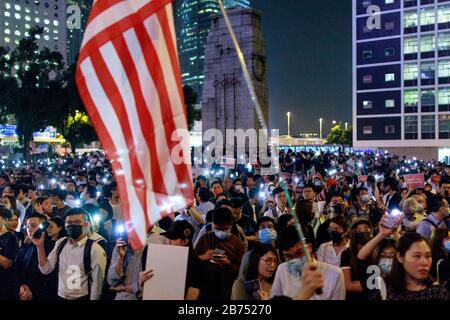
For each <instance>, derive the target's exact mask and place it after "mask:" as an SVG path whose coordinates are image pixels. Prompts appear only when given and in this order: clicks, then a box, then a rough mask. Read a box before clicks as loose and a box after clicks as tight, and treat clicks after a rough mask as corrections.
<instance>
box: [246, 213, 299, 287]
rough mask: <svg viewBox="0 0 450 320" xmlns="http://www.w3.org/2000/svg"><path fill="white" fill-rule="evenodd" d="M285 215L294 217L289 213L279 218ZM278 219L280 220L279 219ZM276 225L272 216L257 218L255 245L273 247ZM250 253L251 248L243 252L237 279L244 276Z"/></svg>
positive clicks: (275, 238) (276, 235)
mask: <svg viewBox="0 0 450 320" xmlns="http://www.w3.org/2000/svg"><path fill="white" fill-rule="evenodd" d="M287 216H290V217H291V218H292V219H294V217H293V216H292V215H290V214H286V215H283V216H281V217H280V218H283V217H287ZM278 221H280V219H279V220H278ZM277 225H278V224H277V223H276V222H275V220H273V219H272V218H269V217H261V218H259V220H258V223H257V229H258V233H257V242H256V244H255V245H258V244H262V245H269V246H271V247H273V248H275V247H276V246H275V245H276V241H277V238H278V233H277ZM250 254H251V250H250V251H247V252H246V253H245V254H244V256H243V257H242V261H241V266H240V268H239V277H238V278H239V279H244V278H245V277H244V274H245V272H246V270H247V268H248V263H249V259H250Z"/></svg>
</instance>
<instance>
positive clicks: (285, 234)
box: [278, 226, 300, 251]
mask: <svg viewBox="0 0 450 320" xmlns="http://www.w3.org/2000/svg"><path fill="white" fill-rule="evenodd" d="M299 241H300V237H299V235H298V232H297V229H296V227H295V226H289V227H286V228H285V229H284V230H281V232H280V234H279V235H278V248H279V249H281V250H284V251H286V250H289V249H290V248H292V247H293V246H295V245H296V244H297V243H298V242H299Z"/></svg>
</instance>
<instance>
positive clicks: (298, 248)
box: [270, 226, 345, 300]
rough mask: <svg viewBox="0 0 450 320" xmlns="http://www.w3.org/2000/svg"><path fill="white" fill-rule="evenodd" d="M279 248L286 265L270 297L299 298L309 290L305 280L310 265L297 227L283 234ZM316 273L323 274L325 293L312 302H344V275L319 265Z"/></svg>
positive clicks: (314, 298) (275, 281)
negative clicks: (303, 292) (304, 273)
mask: <svg viewBox="0 0 450 320" xmlns="http://www.w3.org/2000/svg"><path fill="white" fill-rule="evenodd" d="M278 248H279V249H280V250H281V251H282V253H283V256H284V258H285V260H286V262H284V263H282V264H280V265H279V266H278V269H277V271H276V274H275V279H274V282H273V285H272V289H271V292H270V297H272V298H273V297H277V296H285V297H289V298H292V299H294V298H296V297H297V296H298V294H299V293H300V292H301V291H302V290H303V288H304V287H305V283H304V279H303V276H302V273H303V270H304V267H305V265H306V264H307V259H306V254H305V251H304V247H303V246H302V243H301V241H300V237H299V234H298V232H297V229H296V227H295V226H288V227H287V228H285V229H284V230H283V231H281V232H280V234H279V237H278ZM315 266H316V269H317V270H318V271H320V272H321V273H322V274H323V279H324V281H323V287H322V293H320V294H318V293H316V294H314V295H313V296H312V297H311V298H310V299H311V300H344V299H345V284H344V275H343V273H342V271H341V270H340V269H339V268H338V267H335V266H332V265H330V264H328V263H324V262H315Z"/></svg>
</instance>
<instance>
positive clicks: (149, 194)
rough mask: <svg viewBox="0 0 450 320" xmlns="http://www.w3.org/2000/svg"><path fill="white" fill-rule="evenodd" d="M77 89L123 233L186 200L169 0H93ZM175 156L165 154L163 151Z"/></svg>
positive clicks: (143, 232) (187, 176)
mask: <svg viewBox="0 0 450 320" xmlns="http://www.w3.org/2000/svg"><path fill="white" fill-rule="evenodd" d="M76 78H77V79H76V80H77V85H78V90H79V92H80V96H81V98H82V99H83V102H84V104H85V106H86V110H87V112H88V114H89V116H90V118H91V121H92V123H93V125H94V127H95V129H96V131H97V134H98V136H99V138H100V141H101V143H102V146H103V148H104V149H105V153H106V155H107V157H108V158H109V159H110V161H111V165H112V168H113V170H114V174H115V177H116V181H117V183H118V187H119V192H120V195H121V200H122V207H121V208H122V212H123V213H124V217H125V219H126V229H127V232H128V238H129V241H130V243H131V245H132V247H133V248H135V249H139V248H141V247H142V246H143V245H144V244H145V240H146V238H147V231H148V230H149V229H150V227H151V226H152V225H153V224H154V223H155V222H156V221H158V220H159V219H160V218H161V217H162V216H164V215H165V214H168V213H170V212H173V211H175V210H179V209H181V208H183V207H184V206H186V204H188V203H190V202H192V201H193V199H194V194H193V185H192V176H191V165H190V161H189V160H190V153H189V145H188V143H189V142H188V141H184V140H183V139H181V138H180V135H178V134H177V131H176V130H177V129H184V130H187V123H186V110H185V107H184V106H185V105H184V98H183V91H182V87H181V73H180V67H179V62H178V55H177V49H176V36H175V28H174V22H173V13H172V1H171V0H96V1H95V2H94V4H93V7H92V10H91V13H90V16H89V21H88V25H87V27H86V31H85V34H84V39H83V44H82V48H81V51H80V55H79V59H78V65H77V75H76ZM172 154H174V155H177V156H179V158H181V159H182V160H183V161H172V159H173V157H171V155H172Z"/></svg>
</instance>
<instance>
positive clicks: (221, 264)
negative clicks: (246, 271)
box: [195, 208, 245, 301]
mask: <svg viewBox="0 0 450 320" xmlns="http://www.w3.org/2000/svg"><path fill="white" fill-rule="evenodd" d="M212 223H213V230H212V231H208V232H206V233H205V234H203V235H202V236H201V237H200V239H199V240H198V242H197V245H196V247H195V250H196V252H197V254H198V256H199V258H200V259H201V260H203V261H205V263H206V264H207V267H206V271H205V278H204V280H205V281H204V283H205V284H206V285H204V286H202V288H200V296H199V300H201V301H211V300H229V299H230V297H231V289H232V286H233V282H234V280H235V279H236V278H237V276H238V272H239V267H240V265H241V260H242V257H243V255H244V252H245V245H244V243H243V241H242V240H241V239H239V238H238V237H236V236H235V235H233V234H232V233H231V228H232V225H233V216H232V212H231V210H230V209H229V208H217V209H215V210H214V213H213V217H212Z"/></svg>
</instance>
